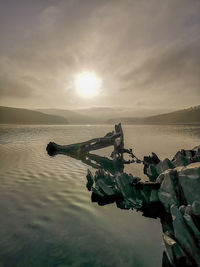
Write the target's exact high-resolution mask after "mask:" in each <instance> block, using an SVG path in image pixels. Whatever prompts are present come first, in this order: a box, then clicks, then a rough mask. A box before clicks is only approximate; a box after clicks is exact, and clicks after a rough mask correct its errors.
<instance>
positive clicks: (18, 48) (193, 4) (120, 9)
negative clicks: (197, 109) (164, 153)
mask: <svg viewBox="0 0 200 267" xmlns="http://www.w3.org/2000/svg"><path fill="white" fill-rule="evenodd" d="M199 14H200V1H199V0H34V1H33V0H15V1H13V0H0V105H4V106H15V107H26V108H41V107H45V108H47V107H50V108H66V109H69V108H73V109H74V108H78V107H81V108H82V107H91V106H106V107H109V106H114V107H133V108H135V109H137V110H141V112H142V110H144V109H146V110H148V109H152V110H158V111H160V110H176V109H179V108H186V107H190V106H194V105H198V104H200V15H199ZM84 71H91V72H93V73H96V75H97V76H98V77H100V79H101V80H102V88H101V93H100V95H99V96H98V97H94V98H90V99H85V98H81V97H80V96H78V95H77V93H76V91H75V88H74V87H75V86H74V77H76V75H77V74H79V73H82V72H84Z"/></svg>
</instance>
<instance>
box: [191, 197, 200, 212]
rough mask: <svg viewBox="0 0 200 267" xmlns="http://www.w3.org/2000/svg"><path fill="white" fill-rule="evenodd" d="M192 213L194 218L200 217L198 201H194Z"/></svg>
mask: <svg viewBox="0 0 200 267" xmlns="http://www.w3.org/2000/svg"><path fill="white" fill-rule="evenodd" d="M192 213H193V214H194V215H196V216H200V201H197V200H195V201H194V202H193V203H192Z"/></svg>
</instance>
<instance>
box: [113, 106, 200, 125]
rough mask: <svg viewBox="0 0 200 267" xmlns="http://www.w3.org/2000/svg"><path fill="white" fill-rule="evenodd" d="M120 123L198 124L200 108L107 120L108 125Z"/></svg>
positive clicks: (199, 121)
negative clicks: (143, 116)
mask: <svg viewBox="0 0 200 267" xmlns="http://www.w3.org/2000/svg"><path fill="white" fill-rule="evenodd" d="M119 121H120V122H122V123H126V124H135V123H142V124H144V123H145V124H192V123H200V106H196V107H192V108H188V109H183V110H178V111H174V112H170V113H165V114H160V115H155V116H150V117H145V118H134V117H121V118H118V119H116V118H114V119H110V120H108V122H109V123H115V122H119Z"/></svg>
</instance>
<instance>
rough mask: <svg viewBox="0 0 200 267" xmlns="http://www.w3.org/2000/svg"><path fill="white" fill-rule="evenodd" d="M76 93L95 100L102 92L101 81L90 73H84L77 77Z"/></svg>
mask: <svg viewBox="0 0 200 267" xmlns="http://www.w3.org/2000/svg"><path fill="white" fill-rule="evenodd" d="M74 83H75V89H76V93H77V94H78V95H79V96H81V97H84V98H93V97H95V96H97V95H99V93H100V91H101V84H102V81H101V79H100V78H99V77H98V76H97V75H96V74H95V73H94V72H90V71H84V72H82V73H80V74H78V75H76V76H75V81H74Z"/></svg>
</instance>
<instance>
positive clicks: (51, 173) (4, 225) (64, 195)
mask: <svg viewBox="0 0 200 267" xmlns="http://www.w3.org/2000/svg"><path fill="white" fill-rule="evenodd" d="M111 130H113V126H112V125H104V126H102V125H101V126H70V125H68V126H16V125H15V126H13V125H12V126H8V125H2V126H0V213H1V222H0V236H1V242H0V266H148V267H149V266H161V261H162V252H163V244H162V235H161V225H160V222H159V220H154V219H149V218H145V217H143V216H142V214H141V213H137V212H135V211H131V210H130V211H126V210H120V209H118V208H116V206H115V204H110V205H107V206H103V207H100V206H98V205H97V204H96V203H92V202H91V199H90V192H88V191H87V189H86V187H85V184H86V178H85V176H86V172H87V169H88V166H87V165H85V164H83V163H82V162H81V161H78V160H76V159H73V158H70V157H67V156H65V155H57V156H56V157H53V158H52V157H49V156H48V155H47V153H46V145H47V143H48V142H49V141H54V142H56V143H58V144H70V143H75V142H81V141H85V140H88V139H91V138H93V137H101V136H104V135H105V134H106V133H107V132H108V131H111ZM123 130H124V138H125V147H126V148H134V153H135V154H136V155H137V156H138V157H139V158H143V156H144V155H149V154H150V153H151V152H152V151H154V152H155V153H157V155H158V156H159V157H160V158H161V159H164V158H165V157H168V158H170V159H171V158H172V157H173V155H174V154H175V153H176V152H177V151H178V150H180V149H183V148H184V149H191V148H193V147H194V146H196V145H199V144H200V126H181V125H180V126H152V125H151V126H150V125H134V126H130V125H129V126H123ZM111 151H112V148H107V149H104V150H101V151H97V152H96V153H97V154H100V155H103V156H109V155H110V153H111ZM93 153H95V152H93ZM90 170H92V168H91V167H90ZM92 171H93V172H94V171H95V170H92ZM125 171H126V172H127V173H132V174H133V175H134V176H139V177H143V178H144V175H143V173H142V166H141V165H137V166H136V165H135V164H132V165H129V166H126V168H125Z"/></svg>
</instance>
